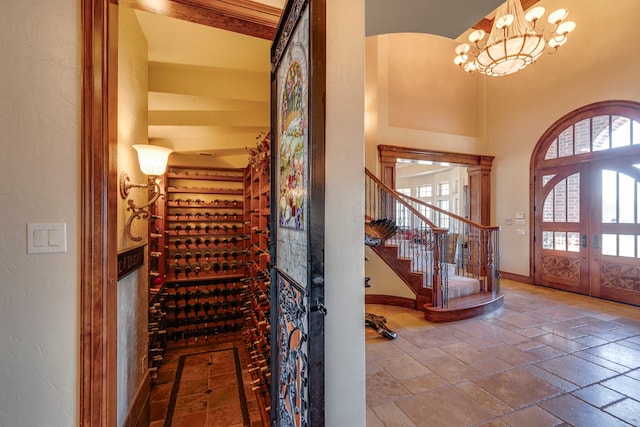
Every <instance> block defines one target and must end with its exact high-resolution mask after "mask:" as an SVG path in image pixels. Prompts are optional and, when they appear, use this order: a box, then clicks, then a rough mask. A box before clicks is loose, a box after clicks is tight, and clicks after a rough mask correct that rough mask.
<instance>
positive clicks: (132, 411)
mask: <svg viewBox="0 0 640 427" xmlns="http://www.w3.org/2000/svg"><path fill="white" fill-rule="evenodd" d="M150 394H151V378H150V377H149V370H147V371H146V372H145V375H144V377H143V378H142V381H141V382H140V385H139V386H138V390H136V394H135V396H134V397H133V401H132V402H131V405H129V411H128V412H127V416H126V417H125V419H124V423H123V424H122V426H123V427H142V426H148V425H149V422H150V413H149V397H150Z"/></svg>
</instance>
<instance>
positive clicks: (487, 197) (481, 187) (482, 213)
mask: <svg viewBox="0 0 640 427" xmlns="http://www.w3.org/2000/svg"><path fill="white" fill-rule="evenodd" d="M479 160H480V164H479V165H475V166H469V167H467V174H468V175H469V219H470V220H471V221H473V222H475V223H478V224H482V225H490V223H491V163H492V162H493V157H492V156H479Z"/></svg>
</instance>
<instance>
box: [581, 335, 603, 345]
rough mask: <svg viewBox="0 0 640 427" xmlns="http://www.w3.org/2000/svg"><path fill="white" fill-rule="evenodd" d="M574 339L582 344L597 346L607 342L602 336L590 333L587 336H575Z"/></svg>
mask: <svg viewBox="0 0 640 427" xmlns="http://www.w3.org/2000/svg"><path fill="white" fill-rule="evenodd" d="M574 341H575V342H577V343H580V344H583V345H585V346H587V347H597V346H600V345H604V344H607V343H608V342H609V341H607V340H603V339H602V338H599V337H594V336H591V335H587V336H584V337H580V338H576V339H575V340H574Z"/></svg>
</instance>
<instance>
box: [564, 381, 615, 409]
mask: <svg viewBox="0 0 640 427" xmlns="http://www.w3.org/2000/svg"><path fill="white" fill-rule="evenodd" d="M571 394H573V395H574V396H576V397H578V398H580V399H582V400H584V401H585V402H587V403H590V404H591V405H593V406H595V407H596V408H602V407H604V406H607V405H611V404H612V403H614V402H617V401H620V400H622V399H624V398H625V396H624V395H623V394H620V393H618V392H616V391H614V390H611V389H609V388H607V387H604V386H602V385H600V384H594V385H590V386H589V387H585V388H582V389H580V390H576V391H574V392H573V393H571Z"/></svg>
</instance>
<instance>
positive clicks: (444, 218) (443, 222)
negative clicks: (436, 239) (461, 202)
mask: <svg viewBox="0 0 640 427" xmlns="http://www.w3.org/2000/svg"><path fill="white" fill-rule="evenodd" d="M438 207H439V208H440V209H443V210H445V211H449V201H448V200H438ZM438 226H439V227H442V228H449V215H447V214H444V213H440V212H438Z"/></svg>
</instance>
